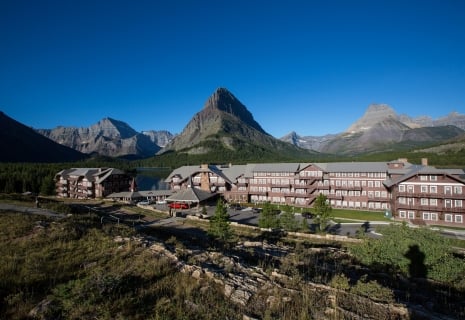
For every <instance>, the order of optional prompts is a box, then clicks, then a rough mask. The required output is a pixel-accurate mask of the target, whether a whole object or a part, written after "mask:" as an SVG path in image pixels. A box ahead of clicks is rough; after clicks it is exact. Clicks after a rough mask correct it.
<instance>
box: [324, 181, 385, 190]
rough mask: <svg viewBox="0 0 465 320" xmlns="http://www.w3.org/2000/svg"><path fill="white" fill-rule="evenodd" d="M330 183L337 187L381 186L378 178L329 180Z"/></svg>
mask: <svg viewBox="0 0 465 320" xmlns="http://www.w3.org/2000/svg"><path fill="white" fill-rule="evenodd" d="M330 184H331V185H332V186H334V185H336V186H337V187H339V186H342V187H369V188H373V187H375V188H381V187H382V182H381V181H379V180H331V181H330Z"/></svg>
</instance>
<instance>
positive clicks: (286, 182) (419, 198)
mask: <svg viewBox="0 0 465 320" xmlns="http://www.w3.org/2000/svg"><path fill="white" fill-rule="evenodd" d="M166 182H168V183H169V185H170V188H171V190H172V191H173V192H176V191H178V190H182V189H186V188H199V189H202V190H205V191H209V192H212V193H219V194H221V195H222V196H223V197H224V198H225V200H227V201H229V202H240V203H253V204H257V203H264V202H270V203H274V204H288V205H292V206H298V207H302V208H307V207H311V206H312V205H313V202H314V200H315V199H316V197H317V196H318V195H319V194H320V193H322V194H324V195H325V196H326V197H327V198H328V200H329V201H330V204H331V206H332V207H333V208H345V209H354V210H355V209H360V210H369V211H381V212H384V213H386V214H387V215H389V216H391V215H392V216H393V217H394V218H395V219H400V220H406V221H408V220H409V221H411V222H413V223H420V224H434V225H451V226H452V225H456V226H462V227H463V226H465V221H464V218H465V207H464V205H465V172H464V170H461V169H437V168H435V167H432V166H428V163H427V159H423V160H422V164H421V165H415V164H411V163H409V162H408V161H407V159H399V160H395V161H390V162H334V163H251V164H246V165H231V164H230V165H223V166H222V165H207V164H202V165H200V166H183V167H180V168H177V169H175V170H174V171H173V172H171V174H170V175H169V176H168V177H167V179H166Z"/></svg>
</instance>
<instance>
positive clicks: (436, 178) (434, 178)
mask: <svg viewBox="0 0 465 320" xmlns="http://www.w3.org/2000/svg"><path fill="white" fill-rule="evenodd" d="M429 179H430V181H438V176H429Z"/></svg>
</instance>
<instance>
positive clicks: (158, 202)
mask: <svg viewBox="0 0 465 320" xmlns="http://www.w3.org/2000/svg"><path fill="white" fill-rule="evenodd" d="M157 204H166V200H158V201H157Z"/></svg>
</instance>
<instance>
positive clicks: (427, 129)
mask: <svg viewBox="0 0 465 320" xmlns="http://www.w3.org/2000/svg"><path fill="white" fill-rule="evenodd" d="M464 130H465V115H461V114H459V113H457V112H453V113H451V114H449V115H448V116H446V117H443V118H440V119H437V120H433V119H432V118H431V117H429V116H423V117H419V118H411V117H409V116H407V115H397V114H396V112H395V111H394V109H392V108H391V107H390V106H388V105H386V104H372V105H370V106H369V107H368V109H367V111H366V112H365V114H364V115H363V116H362V117H361V118H360V119H359V120H357V121H356V122H355V123H353V124H352V125H351V126H350V127H349V128H348V129H347V130H346V131H345V132H342V133H339V134H334V135H333V134H332V135H325V136H320V137H315V136H299V135H298V134H297V133H296V132H291V133H289V134H287V135H286V136H284V137H282V138H281V140H283V141H286V142H289V143H291V144H294V145H296V146H299V147H301V148H306V149H310V150H314V151H318V152H322V153H330V154H341V155H354V154H362V153H368V152H379V151H390V150H392V151H394V150H411V149H414V148H418V147H422V146H425V145H431V144H437V143H441V142H446V141H448V140H449V139H453V138H455V137H458V136H461V135H462V134H463V133H464V132H465V131H464Z"/></svg>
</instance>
